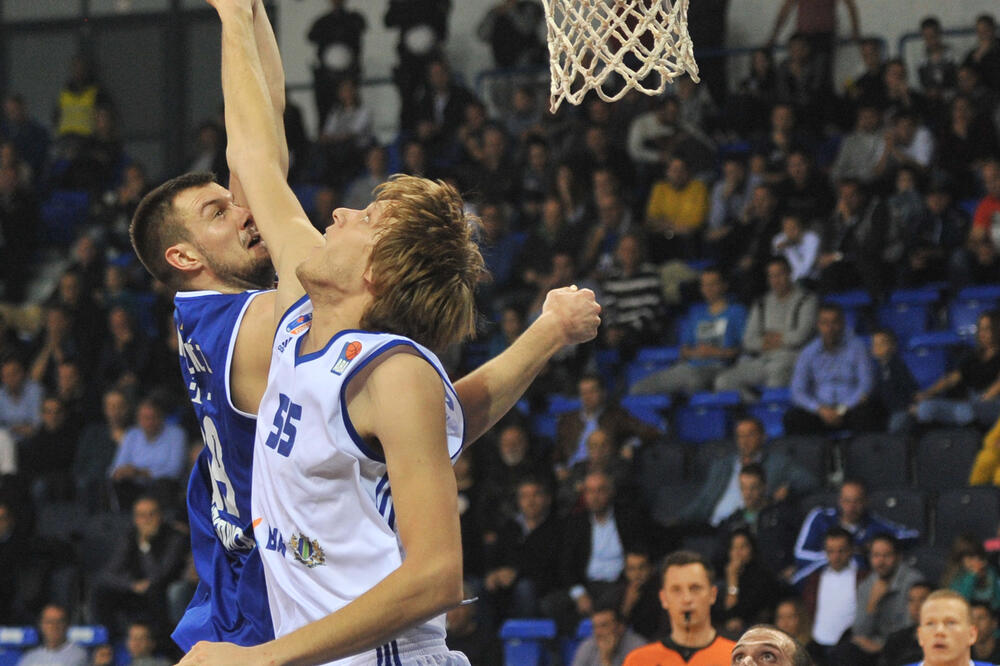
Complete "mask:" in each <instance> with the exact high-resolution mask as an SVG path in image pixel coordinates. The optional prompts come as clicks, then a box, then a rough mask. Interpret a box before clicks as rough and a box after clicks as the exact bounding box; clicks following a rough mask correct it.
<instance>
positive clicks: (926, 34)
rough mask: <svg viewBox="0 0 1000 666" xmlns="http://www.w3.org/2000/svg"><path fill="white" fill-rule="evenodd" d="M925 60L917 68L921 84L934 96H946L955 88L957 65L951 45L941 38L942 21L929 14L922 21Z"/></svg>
mask: <svg viewBox="0 0 1000 666" xmlns="http://www.w3.org/2000/svg"><path fill="white" fill-rule="evenodd" d="M920 36H921V37H922V38H923V40H924V60H923V61H922V62H921V64H920V66H919V68H918V69H917V73H918V76H919V78H920V86H921V87H922V88H923V89H924V93H925V94H926V95H928V96H930V97H932V98H935V99H938V98H942V97H945V96H946V95H947V94H948V93H950V92H951V91H953V90H954V89H955V79H956V77H957V65H956V64H955V56H954V54H953V53H952V50H951V47H950V46H949V45H948V44H946V43H945V42H944V41H943V40H942V39H941V21H939V20H938V18H937V17H936V16H928V17H926V18H924V19H923V20H922V21H921V22H920Z"/></svg>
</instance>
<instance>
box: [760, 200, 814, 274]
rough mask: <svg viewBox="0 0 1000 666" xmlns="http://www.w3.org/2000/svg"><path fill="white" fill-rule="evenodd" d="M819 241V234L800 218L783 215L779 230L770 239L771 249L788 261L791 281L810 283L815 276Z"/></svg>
mask: <svg viewBox="0 0 1000 666" xmlns="http://www.w3.org/2000/svg"><path fill="white" fill-rule="evenodd" d="M819 243H820V241H819V234H817V233H816V232H815V231H813V230H812V229H810V228H809V227H808V226H807V225H806V224H805V223H804V222H803V221H802V219H801V218H799V217H796V216H794V215H785V216H783V217H782V218H781V232H780V233H778V234H776V235H775V236H774V237H773V239H772V240H771V250H772V252H774V254H775V255H778V256H782V257H784V258H785V259H786V260H787V261H788V265H789V267H790V268H791V275H790V277H791V279H792V281H793V282H796V283H800V284H801V283H810V282H813V281H814V278H815V277H816V260H817V258H818V256H819Z"/></svg>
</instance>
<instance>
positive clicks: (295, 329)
mask: <svg viewBox="0 0 1000 666" xmlns="http://www.w3.org/2000/svg"><path fill="white" fill-rule="evenodd" d="M312 318H313V316H312V313H311V312H307V313H305V314H301V315H299V316H298V317H296V318H295V319H293V320H292V321H290V322H289V323H288V326H286V327H285V330H286V331H288V332H289V333H291V334H292V335H298V334H299V333H301V332H302V331H304V330H306V329H307V328H309V324H310V322H312Z"/></svg>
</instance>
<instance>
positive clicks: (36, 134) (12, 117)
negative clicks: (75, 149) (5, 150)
mask: <svg viewBox="0 0 1000 666" xmlns="http://www.w3.org/2000/svg"><path fill="white" fill-rule="evenodd" d="M0 138H2V139H4V140H7V141H11V142H13V143H14V145H15V146H16V147H17V153H18V155H20V156H21V157H22V158H23V159H24V160H25V161H26V162H27V163H28V164H29V165H30V166H31V170H32V172H34V174H35V175H36V177H37V176H38V175H39V174H41V173H43V172H44V168H45V161H46V159H47V157H48V152H49V132H48V130H46V129H45V127H44V126H43V125H42V124H41V123H39V122H38V121H37V120H35V119H34V118H32V117H31V116H30V115H29V114H28V107H27V104H26V103H25V101H24V97H23V96H22V95H20V94H18V93H9V94H8V95H6V96H5V97H4V100H3V117H2V118H0Z"/></svg>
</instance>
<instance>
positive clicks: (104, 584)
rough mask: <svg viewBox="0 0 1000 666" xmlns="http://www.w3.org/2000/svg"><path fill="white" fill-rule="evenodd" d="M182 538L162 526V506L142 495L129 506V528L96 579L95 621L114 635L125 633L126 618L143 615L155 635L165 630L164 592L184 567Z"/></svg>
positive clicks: (165, 609)
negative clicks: (130, 507)
mask: <svg viewBox="0 0 1000 666" xmlns="http://www.w3.org/2000/svg"><path fill="white" fill-rule="evenodd" d="M185 548H186V543H185V540H184V538H183V537H182V536H181V535H180V534H179V533H178V532H177V531H176V530H174V528H173V527H171V526H170V525H169V524H167V523H164V521H163V514H162V511H161V509H160V503H159V502H158V501H157V500H156V499H154V498H152V497H149V496H144V497H140V498H139V499H137V500H136V501H135V504H134V506H133V507H132V527H131V529H129V531H128V534H127V535H126V536H125V538H124V539H123V540H122V541H121V542H120V543H119V544H118V547H117V548H116V549H115V550H114V552H113V553H112V555H111V557H110V559H109V560H108V562H107V565H106V566H105V567H104V569H103V571H102V572H101V573H100V574H99V575H98V576H97V577H96V579H95V580H94V587H93V590H92V595H91V600H92V601H93V605H94V608H93V612H94V617H95V619H97V620H98V621H99V622H100V623H101V624H103V625H105V626H106V627H108V630H109V631H110V632H111V635H112V636H119V635H121V634H123V633H124V629H125V622H124V620H125V619H127V618H129V617H134V616H136V615H143V616H145V617H146V618H147V619H148V620H149V621H150V623H151V626H152V627H153V628H154V631H153V633H154V635H160V634H161V632H163V631H164V630H165V629H166V625H165V621H166V616H167V608H166V588H167V585H169V584H170V583H171V582H172V581H173V580H174V579H175V578H177V576H178V575H179V574H180V572H181V568H182V567H183V566H184V551H185Z"/></svg>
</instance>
